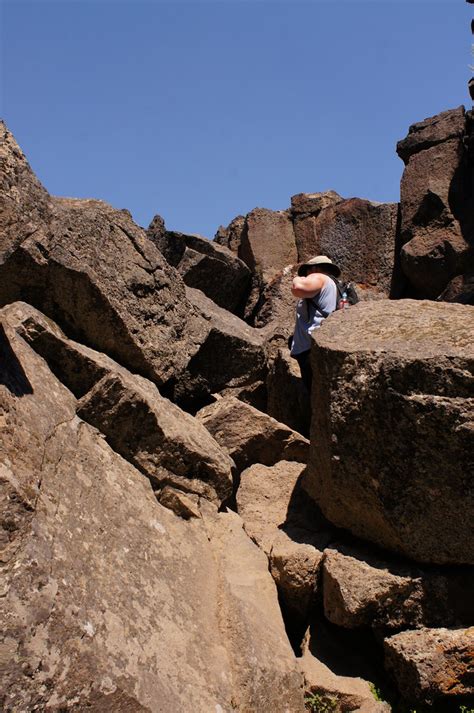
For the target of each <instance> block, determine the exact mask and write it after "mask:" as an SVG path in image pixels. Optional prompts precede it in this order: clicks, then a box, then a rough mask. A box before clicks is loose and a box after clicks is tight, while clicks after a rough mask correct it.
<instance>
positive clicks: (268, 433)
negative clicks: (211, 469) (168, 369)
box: [196, 396, 309, 471]
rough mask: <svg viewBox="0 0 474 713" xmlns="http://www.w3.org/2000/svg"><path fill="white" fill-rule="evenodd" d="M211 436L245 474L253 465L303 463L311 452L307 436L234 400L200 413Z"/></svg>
mask: <svg viewBox="0 0 474 713" xmlns="http://www.w3.org/2000/svg"><path fill="white" fill-rule="evenodd" d="M196 417H197V419H198V420H199V421H200V422H201V423H202V424H204V426H205V427H206V428H207V429H208V430H209V432H210V433H211V434H212V436H213V437H214V438H215V439H216V441H217V442H218V443H219V445H220V446H222V448H224V449H225V450H226V451H227V453H228V454H229V455H230V457H231V458H232V459H233V460H234V461H235V464H236V466H237V468H238V470H240V471H242V470H244V468H247V467H248V466H249V465H251V464H252V463H263V464H264V465H274V464H275V463H277V462H278V461H280V460H293V461H298V462H300V463H303V462H305V461H306V459H307V456H308V452H309V442H308V440H307V439H306V438H304V436H302V435H301V434H299V433H296V431H292V430H291V428H288V426H285V424H283V423H278V421H275V419H274V418H271V416H268V415H267V414H265V413H262V412H261V411H258V410H257V409H255V408H253V406H250V405H249V404H246V403H243V402H242V401H239V400H238V399H236V398H234V397H232V396H226V397H224V398H222V399H218V400H217V401H216V402H215V403H213V404H210V405H209V406H205V407H204V408H203V409H201V410H200V411H199V412H198V413H197V416H196Z"/></svg>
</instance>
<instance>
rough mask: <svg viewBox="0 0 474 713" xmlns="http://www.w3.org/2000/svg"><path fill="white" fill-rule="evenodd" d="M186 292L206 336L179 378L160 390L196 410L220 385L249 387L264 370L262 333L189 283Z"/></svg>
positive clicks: (216, 391)
mask: <svg viewBox="0 0 474 713" xmlns="http://www.w3.org/2000/svg"><path fill="white" fill-rule="evenodd" d="M186 295H187V298H188V300H189V302H190V303H191V304H192V305H193V307H194V309H195V310H196V312H197V313H198V314H199V315H200V316H201V319H202V321H203V322H204V323H205V324H207V325H208V326H207V330H208V331H207V336H206V338H205V339H204V340H202V342H201V344H200V345H199V347H198V349H197V352H196V354H195V355H194V356H193V358H192V359H191V360H190V361H189V363H188V365H187V367H186V370H185V372H184V373H183V374H181V375H180V376H179V378H177V379H174V380H171V381H170V383H169V384H168V385H167V386H166V389H165V390H164V392H163V393H165V394H166V395H167V396H170V397H171V398H172V400H173V401H176V403H178V404H180V405H182V406H183V408H186V409H190V410H193V411H195V410H196V409H197V408H200V407H201V406H202V405H203V403H209V402H210V401H211V400H212V399H211V395H212V394H214V393H218V392H219V391H222V390H223V389H228V388H231V389H232V388H241V387H249V386H250V385H252V384H255V383H256V382H261V381H262V380H263V379H265V377H266V373H267V357H266V350H265V343H264V338H263V335H262V334H260V333H259V331H258V330H256V329H253V328H252V327H249V325H248V324H246V323H245V322H244V321H243V320H241V319H239V318H238V317H237V316H235V315H233V314H231V313H230V312H228V311H227V310H225V309H223V308H222V307H219V306H218V305H216V304H215V303H214V302H213V301H212V300H211V299H209V297H206V295H205V294H204V293H203V292H201V290H196V289H193V288H191V287H187V288H186Z"/></svg>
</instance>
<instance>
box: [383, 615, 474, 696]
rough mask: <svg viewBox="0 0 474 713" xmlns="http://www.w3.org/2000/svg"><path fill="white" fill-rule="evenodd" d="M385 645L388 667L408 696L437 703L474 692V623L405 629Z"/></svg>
mask: <svg viewBox="0 0 474 713" xmlns="http://www.w3.org/2000/svg"><path fill="white" fill-rule="evenodd" d="M384 647H385V664H386V667H387V669H388V670H389V671H390V672H391V673H392V675H393V676H394V677H395V680H396V682H397V685H398V688H399V690H400V691H401V692H402V695H403V697H404V698H406V699H407V700H409V701H422V702H425V703H428V704H434V703H435V702H436V701H441V700H443V699H446V698H455V697H456V696H465V697H466V698H465V699H464V698H461V699H460V702H464V701H465V700H466V702H467V697H470V696H474V673H473V672H474V627H471V628H470V629H446V628H442V629H422V630H420V631H403V632H402V633H400V634H395V635H394V636H391V637H389V638H388V639H385V642H384ZM469 700H472V698H469Z"/></svg>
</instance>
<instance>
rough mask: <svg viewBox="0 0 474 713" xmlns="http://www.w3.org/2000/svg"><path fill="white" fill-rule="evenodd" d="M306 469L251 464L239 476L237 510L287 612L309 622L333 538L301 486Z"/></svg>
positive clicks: (285, 463)
mask: <svg viewBox="0 0 474 713" xmlns="http://www.w3.org/2000/svg"><path fill="white" fill-rule="evenodd" d="M304 468H305V466H304V465H303V464H301V463H294V462H293V463H292V462H288V461H281V462H280V463H277V464H275V465H274V466H272V467H267V466H264V465H252V466H251V467H250V468H248V469H247V470H245V471H244V472H243V473H242V475H241V480H240V487H239V489H238V491H237V508H238V512H239V514H240V516H241V517H242V520H243V522H244V527H245V531H246V532H247V534H248V535H249V536H250V537H251V538H252V540H254V542H256V543H257V544H258V545H259V547H261V548H262V549H263V551H264V552H265V554H266V555H267V556H268V558H269V562H270V571H271V573H272V575H273V578H274V579H275V582H276V584H277V586H278V591H279V593H280V597H281V599H282V601H283V602H284V605H285V608H286V612H287V614H288V615H289V616H290V618H291V619H292V620H293V624H294V618H295V617H296V618H297V619H298V620H305V617H307V615H308V612H309V609H310V607H311V605H312V603H313V600H314V597H315V593H316V588H317V582H318V573H319V569H320V565H321V561H322V558H323V553H322V550H323V549H324V547H325V546H326V545H327V543H328V542H329V539H330V531H329V530H328V529H327V523H326V521H324V519H323V518H318V513H315V512H314V510H312V509H310V507H308V504H307V503H305V502H304V493H302V492H301V491H300V487H299V483H300V480H301V474H302V472H303V470H304Z"/></svg>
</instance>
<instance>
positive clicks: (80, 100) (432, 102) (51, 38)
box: [0, 0, 473, 237]
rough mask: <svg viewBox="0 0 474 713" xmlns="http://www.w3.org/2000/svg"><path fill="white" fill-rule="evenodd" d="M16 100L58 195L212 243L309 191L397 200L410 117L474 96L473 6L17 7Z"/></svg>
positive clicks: (8, 52) (6, 76) (9, 105)
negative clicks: (222, 229)
mask: <svg viewBox="0 0 474 713" xmlns="http://www.w3.org/2000/svg"><path fill="white" fill-rule="evenodd" d="M1 10H2V16H1V23H2V30H1V47H2V74H1V90H2V91H1V111H0V115H1V116H3V118H4V119H5V120H6V122H7V125H8V126H9V128H10V129H11V130H12V131H13V133H14V134H15V136H16V138H17V140H18V142H19V143H20V145H21V147H22V149H23V150H24V151H25V153H26V155H27V157H28V159H29V161H30V163H31V165H32V167H33V169H34V171H35V172H36V174H37V175H38V177H39V178H40V179H41V181H42V182H43V183H44V185H45V186H46V188H47V189H48V190H49V191H50V192H51V193H53V194H56V195H67V196H77V197H94V198H101V199H104V200H106V201H109V202H110V203H112V204H113V205H114V206H116V207H118V208H128V209H129V210H130V211H131V212H132V214H133V216H134V218H135V220H136V221H137V222H138V223H140V224H141V225H143V226H145V227H146V226H147V225H148V223H149V222H150V220H151V218H152V217H153V215H154V214H155V213H160V214H161V215H162V216H163V217H164V218H165V221H166V225H167V227H168V228H169V229H173V230H182V231H189V232H197V233H201V234H202V235H206V236H208V237H212V236H213V235H214V233H215V231H216V229H217V227H218V226H219V225H220V224H227V223H228V222H229V221H230V220H231V219H232V218H233V217H234V216H236V215H238V214H239V213H246V212H247V211H249V210H251V209H252V208H254V207H256V206H263V207H268V208H273V209H284V208H287V207H288V206H289V202H290V196H291V195H293V194H295V193H299V192H302V191H304V192H315V191H322V190H328V189H334V190H337V191H338V192H339V193H341V195H343V196H345V197H350V196H355V195H356V196H360V197H363V198H370V199H372V200H379V201H397V200H398V197H399V182H400V176H401V172H402V168H403V165H402V162H401V161H400V159H399V158H398V157H397V156H396V153H395V144H396V142H397V140H399V139H400V138H403V137H404V136H405V135H406V133H407V130H408V127H409V125H410V124H412V123H414V122H416V121H420V120H422V119H424V118H425V117H427V116H432V115H433V114H436V113H438V112H440V111H443V110H445V109H449V108H453V107H456V106H459V105H460V104H465V105H466V106H470V104H469V103H468V102H469V97H468V93H467V81H468V79H469V75H470V71H469V68H468V65H469V64H470V62H471V56H470V45H471V34H470V29H469V25H470V19H471V16H472V13H473V6H472V5H468V4H467V3H466V2H465V1H464V0H393V1H392V0H371V1H370V0H367V1H362V0H345V1H344V0H307V1H306V2H300V1H299V0H280V1H279V2H278V1H277V2H273V1H271V0H215V1H207V0H194V1H189V2H185V1H184V0H169V1H166V0H133V1H132V0H95V1H87V0H84V1H82V0H61V1H56V2H50V1H48V0H36V1H33V0H29V1H26V0H1Z"/></svg>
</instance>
